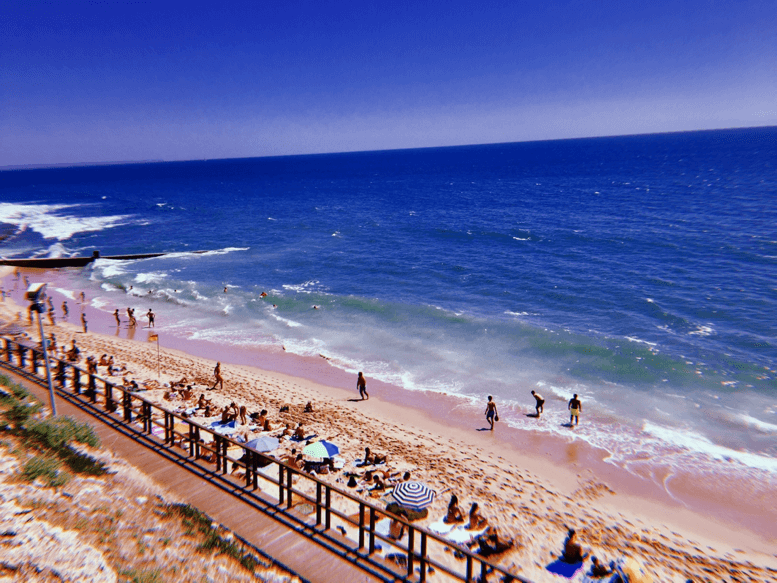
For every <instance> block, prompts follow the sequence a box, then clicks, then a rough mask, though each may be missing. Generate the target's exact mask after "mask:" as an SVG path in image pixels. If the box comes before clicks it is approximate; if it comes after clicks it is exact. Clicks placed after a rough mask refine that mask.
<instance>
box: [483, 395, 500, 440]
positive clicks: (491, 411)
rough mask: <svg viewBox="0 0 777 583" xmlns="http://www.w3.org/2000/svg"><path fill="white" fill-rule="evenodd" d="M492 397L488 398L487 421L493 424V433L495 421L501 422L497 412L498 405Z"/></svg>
mask: <svg viewBox="0 0 777 583" xmlns="http://www.w3.org/2000/svg"><path fill="white" fill-rule="evenodd" d="M493 399H494V398H493V397H492V396H491V395H489V396H488V403H486V420H487V421H488V422H489V423H490V424H491V431H493V430H494V421H499V414H498V413H497V412H496V403H495V402H494V401H493Z"/></svg>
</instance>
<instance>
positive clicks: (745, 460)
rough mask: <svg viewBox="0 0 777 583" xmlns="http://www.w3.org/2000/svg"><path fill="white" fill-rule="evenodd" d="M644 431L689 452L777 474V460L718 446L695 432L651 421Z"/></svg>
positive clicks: (646, 422)
mask: <svg viewBox="0 0 777 583" xmlns="http://www.w3.org/2000/svg"><path fill="white" fill-rule="evenodd" d="M643 430H644V431H645V432H646V433H648V434H650V435H652V436H654V437H656V438H658V439H660V440H661V441H663V442H666V443H670V444H673V445H675V446H679V447H681V448H683V449H685V450H688V451H689V452H700V453H702V454H705V455H707V456H709V457H711V458H713V459H716V460H725V461H731V460H736V461H738V462H740V463H742V464H744V465H746V466H750V467H751V468H758V469H761V470H766V471H768V472H777V459H775V458H772V457H767V456H763V455H758V454H756V453H751V452H747V451H737V450H735V449H731V448H729V447H725V446H723V445H718V444H716V443H713V442H712V441H710V440H709V439H707V438H706V437H704V436H703V435H700V434H699V433H696V432H694V431H690V430H681V429H672V428H669V427H661V426H659V425H656V424H654V423H651V422H649V421H645V423H644V425H643Z"/></svg>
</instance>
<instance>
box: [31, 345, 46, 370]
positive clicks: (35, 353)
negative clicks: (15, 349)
mask: <svg viewBox="0 0 777 583" xmlns="http://www.w3.org/2000/svg"><path fill="white" fill-rule="evenodd" d="M44 342H45V340H44ZM30 353H31V354H30V372H31V373H32V374H34V375H36V374H38V351H37V350H35V349H34V348H32V349H30Z"/></svg>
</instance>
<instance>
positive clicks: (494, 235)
mask: <svg viewBox="0 0 777 583" xmlns="http://www.w3.org/2000/svg"><path fill="white" fill-rule="evenodd" d="M776 164H777V128H756V129H744V130H726V131H709V132H692V133H681V134H661V135H647V136H629V137H613V138H597V139H579V140H562V141H550V142H534V143H515V144H496V145H486V146H466V147H454V148H436V149H419V150H403V151H387V152H363V153H347V154H327V155H315V156H292V157H277V158H254V159H240V160H213V161H191V162H171V163H153V164H136V165H116V166H98V167H76V168H52V169H38V170H13V171H3V172H0V223H3V224H4V225H5V227H4V231H3V233H0V234H5V235H8V237H7V238H6V239H5V240H3V241H2V242H1V243H0V254H2V255H5V256H28V255H35V256H50V255H71V254H91V252H92V250H93V249H99V250H100V251H101V252H102V253H103V254H104V255H105V254H129V253H139V252H172V254H171V255H167V256H165V257H161V258H157V259H148V260H142V261H133V262H115V261H108V260H100V261H98V262H96V263H95V264H93V266H92V267H89V268H87V269H85V270H83V271H79V272H73V273H71V275H70V277H71V280H72V286H73V289H79V290H80V289H82V288H86V289H88V290H90V291H89V295H90V297H92V298H94V299H93V303H94V304H95V305H98V306H103V307H104V308H105V309H106V310H107V311H113V309H114V308H115V307H124V306H126V305H134V306H135V307H136V308H137V309H138V311H139V313H143V312H145V311H146V310H147V309H148V308H149V307H152V308H153V309H154V311H155V312H157V313H158V314H159V317H158V323H161V324H163V325H164V326H165V327H166V329H167V330H168V331H170V332H172V333H175V334H179V335H181V336H184V337H190V338H203V339H209V340H214V341H218V342H223V343H233V344H242V345H257V346H260V345H276V346H279V345H284V346H285V347H286V349H287V351H289V352H293V353H299V354H305V355H313V354H325V355H326V356H328V357H329V358H330V362H331V363H332V364H333V365H334V366H339V367H341V368H343V369H344V370H347V371H350V372H354V371H356V370H364V371H365V372H366V374H367V375H368V377H372V378H379V379H381V380H384V381H387V382H391V383H394V384H396V385H400V386H403V387H405V388H408V389H411V390H435V391H444V392H447V393H456V394H459V395H462V396H463V397H465V398H468V399H471V400H472V401H473V402H474V401H482V400H483V398H484V396H485V395H487V394H493V395H495V396H496V398H497V400H498V402H500V403H502V404H505V405H510V404H513V405H515V407H513V408H512V409H511V408H509V407H506V406H505V407H504V410H505V411H507V415H503V416H502V417H503V418H505V420H506V421H507V422H508V423H510V424H512V425H515V426H521V427H522V426H527V427H528V426H529V424H531V425H530V426H531V427H532V428H535V429H536V430H538V431H547V432H553V433H567V434H569V433H570V431H569V430H568V428H565V427H563V423H564V422H565V421H567V420H568V417H567V415H566V400H567V399H569V398H570V397H571V394H572V393H573V392H574V393H578V394H580V395H581V398H582V400H583V403H584V413H585V418H584V423H583V424H582V425H581V426H580V427H579V428H577V429H576V430H575V432H574V437H575V438H576V439H584V440H587V441H589V442H590V443H592V444H593V445H596V446H599V447H603V448H605V449H607V450H608V451H610V453H611V456H612V459H613V460H615V461H619V462H621V463H622V464H624V465H628V464H629V463H641V462H642V461H644V459H645V458H646V456H647V457H650V456H655V457H656V458H658V457H661V459H662V460H664V461H665V460H666V459H667V452H670V453H671V455H673V456H676V462H677V463H682V464H688V463H699V464H704V463H705V460H706V462H710V463H714V464H717V465H720V463H721V462H723V463H730V464H733V465H732V467H734V468H740V469H741V468H746V469H747V470H754V471H759V472H765V473H766V474H768V475H769V476H771V477H772V478H774V477H775V476H777V404H775V400H776V398H777V381H776V380H775V377H777V371H776V370H775V366H776V365H775V363H776V362H777V169H776V168H775V165H776ZM195 250H207V251H208V252H207V253H203V254H195V253H192V252H193V251H195ZM130 286H132V290H131V291H129V289H130ZM225 286H228V290H229V291H228V293H226V294H225V293H224V288H225ZM263 291H265V292H267V293H268V294H269V295H268V296H267V297H266V298H262V297H261V296H260V294H261V292H263ZM128 292H129V294H128ZM273 304H275V305H277V307H276V308H273ZM313 305H316V306H318V307H319V308H320V309H317V310H313V309H312V306H313ZM531 389H535V390H538V391H540V392H541V393H542V394H543V395H544V396H545V397H546V399H547V400H548V403H547V404H546V411H547V414H546V415H545V416H544V418H543V422H542V423H536V420H533V419H530V418H527V417H526V416H525V415H524V412H526V411H528V410H530V409H532V408H533V399H532V397H531V395H530V394H529V391H530V390H531ZM521 408H522V409H521Z"/></svg>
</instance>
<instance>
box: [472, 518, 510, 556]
mask: <svg viewBox="0 0 777 583" xmlns="http://www.w3.org/2000/svg"><path fill="white" fill-rule="evenodd" d="M476 540H477V543H478V553H479V554H481V555H483V556H484V557H488V556H491V555H496V554H499V553H503V552H505V551H506V550H507V549H511V548H512V547H513V541H512V540H504V539H502V538H501V536H500V534H499V528H498V527H496V526H493V525H492V526H489V527H488V528H487V529H486V532H484V533H483V534H482V535H480V536H479V537H477V539H476Z"/></svg>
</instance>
